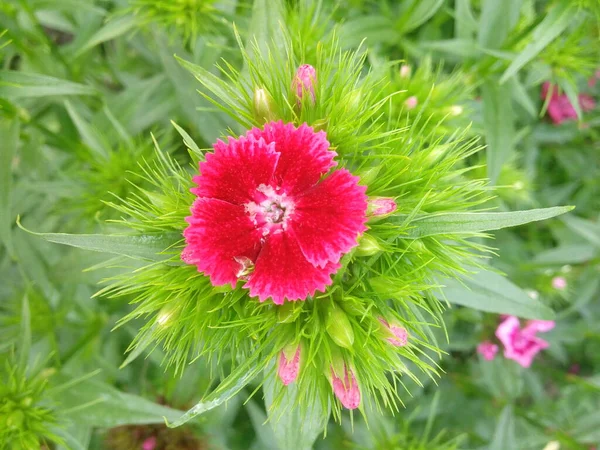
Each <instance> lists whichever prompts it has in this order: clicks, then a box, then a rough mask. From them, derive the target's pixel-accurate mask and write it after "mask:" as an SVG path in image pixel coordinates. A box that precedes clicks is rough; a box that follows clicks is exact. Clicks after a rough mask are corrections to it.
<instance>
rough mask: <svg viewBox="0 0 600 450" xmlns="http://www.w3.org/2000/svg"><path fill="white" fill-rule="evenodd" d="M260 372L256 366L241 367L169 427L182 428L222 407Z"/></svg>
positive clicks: (169, 423)
mask: <svg viewBox="0 0 600 450" xmlns="http://www.w3.org/2000/svg"><path fill="white" fill-rule="evenodd" d="M260 371H261V370H260V368H259V366H256V365H255V366H253V367H250V368H248V367H247V365H241V366H239V367H238V368H237V370H235V371H234V372H232V373H231V374H230V375H229V376H228V377H227V378H225V380H223V381H222V382H221V384H220V385H219V386H218V387H217V388H216V389H215V390H214V391H213V392H212V393H210V394H209V395H208V396H207V397H206V398H205V399H203V400H201V401H199V402H198V403H196V405H194V407H192V408H191V409H189V410H188V411H187V412H186V413H185V414H183V415H182V416H181V417H179V418H177V419H175V420H174V421H173V422H169V421H167V426H168V427H169V428H175V427H178V426H181V425H183V424H184V423H186V422H188V421H189V420H191V419H193V418H194V417H196V416H198V415H200V414H203V413H205V412H207V411H210V410H211V409H214V408H216V407H217V406H220V405H222V404H223V403H225V402H226V401H228V400H230V399H231V398H233V397H234V396H235V395H236V394H237V393H238V392H240V391H241V390H242V389H243V388H244V387H245V386H246V385H247V384H248V383H250V381H252V380H253V379H254V378H255V377H256V376H257V375H258V374H259V373H260Z"/></svg>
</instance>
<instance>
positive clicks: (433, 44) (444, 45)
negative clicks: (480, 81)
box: [419, 39, 481, 58]
mask: <svg viewBox="0 0 600 450" xmlns="http://www.w3.org/2000/svg"><path fill="white" fill-rule="evenodd" d="M419 47H422V48H424V49H426V50H434V51H437V52H441V53H446V54H448V55H451V56H457V57H460V58H475V57H477V56H479V55H480V54H481V50H480V49H479V47H477V45H476V44H475V42H473V40H472V39H442V40H439V41H425V42H421V43H420V44H419Z"/></svg>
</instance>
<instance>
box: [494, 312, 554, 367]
mask: <svg viewBox="0 0 600 450" xmlns="http://www.w3.org/2000/svg"><path fill="white" fill-rule="evenodd" d="M554 325H555V323H554V322H553V321H549V320H530V321H529V322H527V324H526V325H525V327H524V328H521V324H520V322H519V319H518V318H517V317H515V316H508V317H506V318H505V319H504V320H503V321H502V323H500V325H498V328H497V329H496V337H497V338H498V339H500V342H502V345H504V357H505V358H507V359H512V360H514V361H516V362H517V363H518V364H520V365H521V366H523V367H529V366H531V363H532V362H533V359H534V358H535V356H536V355H537V354H538V353H539V352H540V351H542V350H544V349H546V348H548V346H549V344H548V342H546V341H545V340H543V339H541V338H539V337H537V336H536V334H537V333H543V332H546V331H550V330H551V329H552V328H554Z"/></svg>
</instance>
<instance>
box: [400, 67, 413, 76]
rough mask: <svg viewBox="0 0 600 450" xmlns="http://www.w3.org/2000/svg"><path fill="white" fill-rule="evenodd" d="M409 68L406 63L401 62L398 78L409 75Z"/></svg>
mask: <svg viewBox="0 0 600 450" xmlns="http://www.w3.org/2000/svg"><path fill="white" fill-rule="evenodd" d="M410 72H411V68H410V66H409V65H408V64H402V65H401V66H400V78H408V77H410Z"/></svg>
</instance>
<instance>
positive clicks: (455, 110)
mask: <svg viewBox="0 0 600 450" xmlns="http://www.w3.org/2000/svg"><path fill="white" fill-rule="evenodd" d="M463 111H464V109H463V107H462V106H460V105H453V106H451V107H450V114H452V115H453V116H460V115H461V114H462V113H463Z"/></svg>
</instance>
